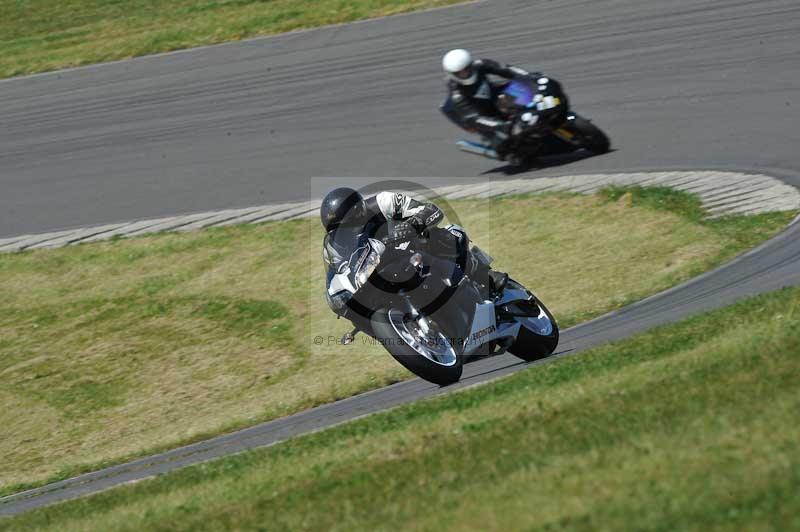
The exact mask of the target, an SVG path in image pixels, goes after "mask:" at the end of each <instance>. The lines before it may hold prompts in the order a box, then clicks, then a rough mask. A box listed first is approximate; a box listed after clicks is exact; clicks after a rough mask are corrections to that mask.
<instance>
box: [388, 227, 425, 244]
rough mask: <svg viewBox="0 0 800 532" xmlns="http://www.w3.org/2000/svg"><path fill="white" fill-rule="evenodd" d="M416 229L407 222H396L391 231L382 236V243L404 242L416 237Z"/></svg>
mask: <svg viewBox="0 0 800 532" xmlns="http://www.w3.org/2000/svg"><path fill="white" fill-rule="evenodd" d="M418 234H419V233H417V230H416V229H415V228H414V226H413V225H411V224H410V223H408V222H396V223H395V224H394V228H393V229H392V232H391V233H389V234H388V235H386V236H385V237H384V238H383V243H384V244H393V243H396V242H406V241H408V240H411V239H412V238H416V237H417V235H418Z"/></svg>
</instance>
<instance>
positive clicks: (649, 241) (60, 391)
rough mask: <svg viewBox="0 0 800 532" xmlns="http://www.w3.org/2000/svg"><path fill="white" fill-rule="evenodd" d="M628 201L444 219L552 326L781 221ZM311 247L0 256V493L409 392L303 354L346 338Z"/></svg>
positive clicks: (81, 249)
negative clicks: (318, 342) (708, 217)
mask: <svg viewBox="0 0 800 532" xmlns="http://www.w3.org/2000/svg"><path fill="white" fill-rule="evenodd" d="M634 192H635V191H634ZM640 193H641V194H650V193H651V192H635V193H632V194H633V197H634V198H636V197H638V194H640ZM659 193H662V192H659ZM630 197H631V196H628V198H630ZM681 198H683V200H681V201H677V203H676V205H686V204H688V203H690V202H691V201H693V200H692V198H691V196H688V195H683V196H681ZM637 201H638V200H637ZM637 201H627V199H626V200H620V199H619V198H617V199H616V200H614V199H613V198H612V197H610V196H607V195H600V196H578V195H572V196H570V195H549V196H533V197H517V198H509V199H503V200H494V201H486V200H480V201H478V200H470V201H459V202H453V203H452V206H453V208H454V210H455V212H456V213H457V214H458V215H459V216H460V221H461V222H462V223H463V224H464V225H465V227H467V228H468V229H469V231H470V235H471V236H472V238H473V240H474V241H475V242H477V243H478V244H479V245H481V246H482V247H483V248H484V249H486V251H488V252H489V253H490V254H491V255H493V256H495V257H497V260H498V262H497V265H498V267H499V268H501V269H508V270H509V271H510V272H511V273H512V274H513V275H514V276H515V277H516V278H517V279H518V280H520V281H521V282H523V283H524V284H526V285H528V286H530V287H531V288H532V289H534V290H535V291H536V292H537V294H538V295H539V296H540V297H542V299H543V300H544V301H545V302H546V303H547V304H548V306H549V307H550V308H551V309H552V310H553V312H555V314H556V317H557V318H558V319H559V322H560V324H561V325H562V327H564V326H568V325H570V324H574V323H576V322H578V321H581V320H584V319H587V318H591V317H594V316H597V315H598V314H601V313H603V312H607V311H609V310H612V309H614V308H617V307H618V306H620V305H623V304H625V303H627V302H629V301H632V300H635V299H639V298H641V297H644V296H646V295H650V294H652V293H654V292H656V291H658V290H662V289H665V288H668V287H669V286H672V285H674V284H675V283H677V282H680V281H681V280H684V279H687V278H689V277H691V276H693V275H695V274H697V273H698V272H700V271H704V270H706V269H708V268H710V267H713V266H715V265H717V264H720V263H721V262H724V261H726V260H728V259H730V258H731V257H732V256H733V255H735V254H736V253H739V252H741V251H743V250H744V249H747V248H748V247H750V246H752V245H753V244H754V243H755V242H756V241H760V240H761V239H763V238H766V237H768V236H770V235H772V234H774V233H776V232H777V231H779V230H780V228H781V227H783V226H784V225H785V224H786V223H787V222H788V221H789V220H790V218H791V213H781V214H769V215H760V216H755V217H737V218H729V219H726V220H719V221H714V222H706V221H702V220H695V219H690V218H689V217H687V216H685V215H684V214H683V211H682V210H681V208H677V207H676V208H674V209H673V211H675V212H673V211H666V212H665V211H658V210H654V209H652V208H651V207H650V206H648V205H640V204H638V202H637ZM500 212H502V216H498V214H499V213H500ZM731 228H736V230H732V229H731ZM321 236H322V235H321V230H320V229H319V227H318V223H317V222H315V221H313V220H298V221H290V222H276V223H267V224H262V225H258V226H238V227H227V228H220V229H216V230H210V231H203V232H195V233H183V234H181V233H173V234H161V235H154V236H149V237H142V238H134V239H121V240H114V241H110V242H104V243H96V244H90V245H82V246H75V247H69V248H63V249H57V250H37V251H33V252H26V253H21V254H17V255H2V256H0V295H1V296H2V300H3V302H4V305H3V306H2V308H0V404H2V405H3V408H2V409H0V426H2V427H3V437H2V438H0V493H11V492H14V491H18V490H20V489H21V488H23V487H29V486H32V485H38V484H41V483H43V482H45V481H48V480H55V479H60V478H64V477H67V476H72V475H74V474H77V473H81V472H85V471H87V470H92V469H96V468H98V467H100V466H102V465H109V464H112V463H116V462H119V461H121V460H124V459H127V458H132V457H136V456H141V455H143V454H148V453H151V452H154V451H158V450H163V449H167V448H171V447H174V446H176V445H178V444H181V443H188V442H192V441H197V440H200V439H204V438H206V437H209V436H211V435H215V434H219V433H221V432H225V431H229V430H233V429H235V428H240V427H243V426H248V425H252V424H254V423H256V422H259V421H264V420H268V419H274V418H276V417H279V416H283V415H287V414H290V413H293V412H297V411H299V410H302V409H305V408H308V407H311V406H315V405H318V404H322V403H327V402H331V401H333V400H336V399H340V398H343V397H347V396H350V395H353V394H356V393H359V392H362V391H366V390H369V389H374V388H378V387H380V386H384V385H386V384H389V383H392V382H396V381H399V380H402V379H406V378H409V377H410V374H409V373H408V372H406V371H405V370H404V369H403V368H401V367H400V366H399V365H398V364H396V363H395V362H394V361H393V360H392V359H391V358H390V357H389V356H388V355H387V354H386V353H385V352H384V351H383V350H382V348H381V347H380V346H370V345H364V344H362V343H361V342H360V341H358V342H357V343H356V345H355V346H350V347H343V346H336V345H322V346H315V345H314V344H313V341H312V340H313V337H314V336H317V335H322V336H326V337H327V336H329V335H330V336H333V337H337V338H338V337H339V336H341V334H343V333H344V332H345V330H347V328H348V324H347V323H346V322H345V320H339V321H337V320H335V319H334V316H333V314H332V313H330V311H329V310H328V308H327V305H326V304H325V302H324V299H323V286H324V282H323V272H322V268H321V264H320V258H319V244H320V240H321Z"/></svg>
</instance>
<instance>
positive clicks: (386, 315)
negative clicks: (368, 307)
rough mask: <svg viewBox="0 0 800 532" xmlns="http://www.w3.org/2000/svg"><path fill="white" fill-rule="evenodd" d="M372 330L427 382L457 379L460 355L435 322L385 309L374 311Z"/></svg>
mask: <svg viewBox="0 0 800 532" xmlns="http://www.w3.org/2000/svg"><path fill="white" fill-rule="evenodd" d="M372 332H373V333H374V335H375V339H376V340H377V341H378V342H380V343H381V345H383V347H384V348H385V349H386V350H387V351H388V352H389V354H390V355H392V357H393V358H394V359H395V360H397V361H398V362H399V363H400V364H402V365H403V366H404V367H405V368H406V369H408V370H409V371H411V372H412V373H414V374H415V375H417V376H418V377H421V378H423V379H425V380H426V381H429V382H432V383H434V384H438V385H440V386H446V385H448V384H452V383H454V382H458V380H459V379H460V378H461V372H462V371H463V369H464V362H463V357H462V356H461V355H460V353H459V350H458V348H456V347H455V346H453V342H452V340H451V339H450V338H449V337H448V336H447V335H446V334H445V333H444V332H443V331H442V330H441V329H440V327H439V326H438V325H437V324H436V322H434V321H432V320H430V319H429V318H427V317H426V316H418V317H416V318H412V317H411V316H409V315H407V314H405V313H403V312H401V311H399V310H397V309H388V310H381V311H378V312H376V313H375V315H374V316H373V318H372Z"/></svg>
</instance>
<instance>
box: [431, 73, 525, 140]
mask: <svg viewBox="0 0 800 532" xmlns="http://www.w3.org/2000/svg"><path fill="white" fill-rule="evenodd" d="M472 68H473V69H474V71H475V73H476V74H477V79H476V80H475V83H473V84H472V85H462V84H460V83H458V82H457V81H455V80H454V79H452V78H449V77H448V78H447V92H448V97H447V100H446V101H445V103H444V105H443V106H442V112H443V113H444V114H445V115H446V116H447V117H448V118H449V119H450V120H452V121H453V122H454V123H455V124H456V125H458V126H459V127H462V128H464V129H467V130H470V131H477V132H478V133H480V134H481V135H483V136H484V137H486V138H487V139H489V141H490V142H491V143H492V144H493V146H495V147H497V146H500V145H502V144H503V143H504V142H505V141H506V140H507V139H508V134H509V130H510V124H509V123H508V122H507V121H506V120H505V119H504V118H503V117H501V116H499V114H498V111H497V107H496V105H495V102H496V101H497V95H498V93H499V90H500V89H499V87H498V86H497V85H496V84H493V83H492V82H491V80H489V78H488V75H490V74H491V75H494V76H498V77H500V78H504V79H506V80H511V79H513V78H518V77H527V76H536V75H537V74H531V73H529V72H527V71H525V70H523V69H521V68H519V67H515V66H509V65H503V64H501V63H498V62H497V61H492V60H491V59H476V60H475V61H473V62H472Z"/></svg>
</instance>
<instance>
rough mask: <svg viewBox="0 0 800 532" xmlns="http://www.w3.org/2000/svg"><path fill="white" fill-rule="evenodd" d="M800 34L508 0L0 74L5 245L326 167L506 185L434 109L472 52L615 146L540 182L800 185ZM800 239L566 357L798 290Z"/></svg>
mask: <svg viewBox="0 0 800 532" xmlns="http://www.w3.org/2000/svg"><path fill="white" fill-rule="evenodd" d="M798 35H800V4H798V3H797V2H796V1H791V0H776V1H762V2H744V1H729V0H724V1H689V0H674V1H662V2H649V3H644V2H638V1H635V0H620V1H614V2H611V1H602V2H599V1H591V2H590V1H584V2H580V1H570V2H567V1H564V0H556V1H552V2H530V1H502V0H493V1H486V2H480V3H477V4H471V5H466V6H461V7H455V8H451V9H444V10H437V11H431V12H428V13H420V14H413V15H407V16H400V17H395V18H389V19H383V20H378V21H371V22H367V23H361V24H355V25H351V26H340V27H332V28H326V29H322V30H318V31H312V32H303V33H296V34H290V35H287V36H281V37H276V38H270V39H260V40H254V41H247V42H242V43H236V44H231V45H224V46H218V47H211V48H203V49H199V50H194V51H190V52H183V53H177V54H169V55H164V56H158V57H150V58H143V59H138V60H134V61H129V62H122V63H116V64H111V65H105V66H98V67H90V68H85V69H78V70H72V71H68V72H61V73H54V74H46V75H41V76H34V77H29V78H24V79H18V80H11V81H5V82H0V191H2V196H0V237H2V236H12V235H17V234H22V233H34V232H42V231H48V230H55V229H61V228H68V227H73V226H80V225H89V224H98V223H104V222H112V221H119V220H127V219H136V218H146V217H154V216H159V215H168V214H176V213H178V212H191V211H200V210H210V209H217V208H226V207H233V206H246V205H253V204H263V203H267V202H270V201H275V202H277V201H286V200H293V199H306V198H307V197H308V193H309V192H308V191H309V181H308V180H309V177H310V176H374V177H407V176H429V177H431V178H447V177H449V176H465V177H473V178H474V176H476V175H480V174H482V173H484V172H485V173H487V175H489V176H491V177H492V178H498V179H500V178H503V174H502V173H497V172H496V169H497V168H498V165H497V164H494V163H492V162H491V161H488V160H482V159H479V158H476V157H473V156H469V155H466V154H460V153H458V152H457V151H456V149H455V147H454V146H453V144H452V143H453V140H455V138H456V137H457V132H456V130H455V129H454V128H453V127H452V126H451V125H449V124H448V123H447V122H445V120H444V119H443V117H441V116H439V115H438V114H437V112H436V107H437V106H438V104H439V102H440V100H441V98H442V97H443V85H442V77H441V74H440V72H439V59H440V56H441V54H442V53H443V52H444V51H446V50H447V49H448V48H451V47H456V46H464V47H468V48H471V49H473V50H475V51H476V52H477V53H478V54H479V55H485V56H488V57H495V58H498V59H502V60H506V61H508V62H512V63H515V64H519V65H521V66H524V67H527V68H530V69H539V70H541V71H543V72H545V73H547V74H550V75H552V76H553V77H556V78H558V79H559V80H561V81H562V82H563V83H564V86H565V88H566V90H567V92H568V94H569V95H570V97H571V101H572V103H573V105H574V107H575V109H576V111H578V112H579V113H581V114H584V115H586V116H588V117H591V118H593V119H594V120H595V121H596V122H597V123H598V125H600V126H601V127H602V128H603V129H605V130H606V131H608V133H609V134H610V135H611V137H612V140H613V142H614V146H615V148H616V150H617V151H614V152H613V153H610V154H608V155H604V156H601V157H592V158H586V159H582V160H578V161H572V162H570V163H569V164H566V165H562V166H552V167H549V168H545V169H542V170H538V171H536V172H531V173H530V174H528V175H529V176H530V177H531V178H535V177H537V176H542V175H554V174H564V173H588V172H592V171H597V172H601V171H602V172H609V171H626V170H627V171H634V170H645V169H648V170H649V169H687V168H693V169H712V168H719V169H733V170H739V171H744V172H747V171H754V172H760V173H766V174H770V175H773V176H775V177H779V178H781V179H783V180H784V181H785V182H786V183H789V184H792V185H795V186H800V162H799V161H798V155H797V148H796V146H797V141H798V135H797V131H798V124H800V60H799V59H798V58H800V39H798ZM515 177H520V176H519V175H517V176H515ZM436 181H437V180H435V179H433V180H428V181H426V182H436ZM448 182H453V181H452V180H450V181H448ZM798 237H800V224H793V225H792V226H791V227H790V228H789V229H788V230H787V231H785V232H784V233H782V234H781V235H779V236H778V237H776V238H775V239H773V240H771V241H769V242H767V243H766V244H764V245H763V246H761V247H760V248H758V249H757V250H754V251H753V252H750V253H749V254H747V255H745V256H743V257H740V258H739V259H737V260H736V261H734V262H733V263H731V264H729V265H727V266H724V267H722V268H720V269H718V270H716V271H714V272H710V273H708V274H705V275H703V276H701V277H700V278H698V279H695V280H693V281H691V282H689V283H687V284H685V285H683V286H680V287H677V288H674V289H672V290H669V291H667V292H665V293H663V294H659V295H657V296H653V297H651V298H649V299H647V300H645V301H643V302H640V303H637V304H635V305H632V306H630V307H627V308H625V309H623V310H622V311H620V312H617V313H615V314H612V315H608V316H605V317H602V318H599V319H597V320H594V321H592V322H589V323H587V324H584V325H580V326H577V327H574V328H572V329H570V330H568V331H566V332H565V333H564V334H563V336H562V341H561V344H560V346H559V350H558V353H559V355H558V356H568V355H571V354H574V353H577V352H578V351H580V350H582V349H586V348H589V347H591V346H594V345H598V344H600V343H602V342H606V341H609V340H612V339H618V338H622V337H624V336H627V335H630V334H633V333H635V332H638V331H642V330H645V329H647V328H650V327H652V326H655V325H658V324H662V323H666V322H670V321H674V320H677V319H680V318H682V317H685V316H688V315H690V314H692V313H696V312H699V311H702V310H707V309H711V308H715V307H718V306H722V305H725V304H728V303H731V302H733V301H734V300H736V299H738V298H740V297H743V296H745V295H749V294H755V293H759V292H764V291H768V290H773V289H777V288H780V287H782V286H787V285H793V284H798V283H800V239H799V238H798ZM512 273H513V272H512ZM545 282H546V280H542V283H545ZM532 288H533V289H534V290H535V288H536V287H535V286H534V287H532ZM523 367H525V365H524V364H522V363H521V362H520V361H519V360H518V359H516V358H514V357H511V356H508V355H506V356H499V357H494V358H490V359H484V360H481V361H478V362H476V363H474V364H470V365H468V366H466V367H465V372H464V379H463V380H462V382H461V383H459V384H458V385H456V386H453V387H448V388H445V389H441V388H438V387H436V386H434V385H431V384H428V383H426V382H424V381H420V380H412V381H408V382H403V383H399V384H396V385H393V386H390V387H388V388H385V389H382V390H376V391H374V392H370V393H367V394H364V395H360V396H356V397H353V398H350V399H347V400H344V401H340V402H337V403H334V404H330V405H326V406H322V407H319V408H316V409H313V410H310V411H307V412H303V413H300V414H296V415H294V416H291V417H289V418H284V419H280V420H276V421H273V422H270V423H266V424H263V425H259V426H256V427H252V428H250V429H246V430H244V431H240V432H237V433H234V434H229V435H225V436H221V437H219V438H215V439H213V440H209V441H207V442H202V443H198V444H194V445H192V446H188V447H185V448H181V449H176V450H174V451H170V452H168V453H164V454H161V455H157V456H154V457H150V458H146V459H143V460H139V461H136V462H133V463H131V464H125V465H121V466H116V467H113V468H109V469H107V470H104V471H100V472H96V473H90V474H88V475H84V476H82V477H78V478H77V479H72V480H68V481H64V482H61V483H56V484H54V485H50V486H46V487H44V488H41V489H37V490H32V491H31V492H28V493H26V494H23V495H21V496H13V497H10V498H6V499H4V500H0V514H11V513H17V512H20V511H24V510H26V509H30V508H33V507H37V506H40V505H43V504H48V503H51V502H55V501H57V500H62V499H66V498H70V497H75V496H78V495H81V494H86V493H91V492H93V491H97V490H99V489H103V488H106V487H109V486H112V485H116V484H119V483H122V482H126V481H130V480H135V479H138V478H144V477H147V476H150V475H153V474H157V473H160V472H164V471H168V470H170V469H174V468H176V467H181V466H183V465H186V464H189V463H194V462H197V461H200V460H205V459H208V458H211V457H215V456H221V455H224V454H228V453H231V452H237V451H240V450H243V449H246V448H250V447H253V446H257V445H264V444H268V443H272V442H275V441H279V440H282V439H285V438H287V437H291V436H293V435H297V434H301V433H304V432H307V431H310V430H314V429H319V428H322V427H326V426H330V425H332V424H335V423H339V422H342V421H345V420H347V419H352V418H354V417H357V416H360V415H364V414H366V413H370V412H375V411H378V410H381V409H384V408H387V407H391V406H395V405H398V404H402V403H407V402H410V401H413V400H416V399H418V398H422V397H427V396H431V395H435V394H439V393H442V392H443V391H448V390H451V389H456V388H459V387H463V386H466V385H470V384H474V383H476V382H480V381H483V380H487V379H490V378H494V377H497V376H499V375H503V374H506V373H510V372H512V371H515V370H518V369H520V368H523Z"/></svg>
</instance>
